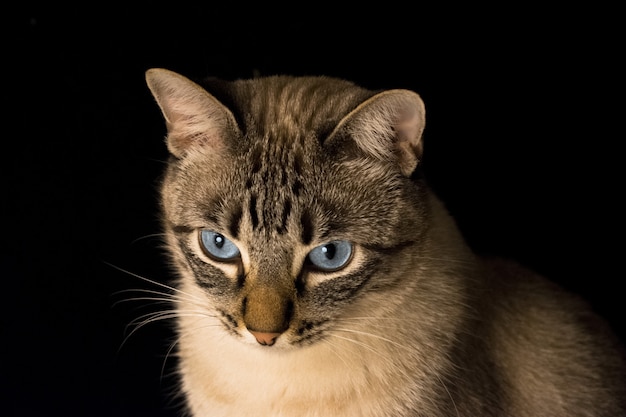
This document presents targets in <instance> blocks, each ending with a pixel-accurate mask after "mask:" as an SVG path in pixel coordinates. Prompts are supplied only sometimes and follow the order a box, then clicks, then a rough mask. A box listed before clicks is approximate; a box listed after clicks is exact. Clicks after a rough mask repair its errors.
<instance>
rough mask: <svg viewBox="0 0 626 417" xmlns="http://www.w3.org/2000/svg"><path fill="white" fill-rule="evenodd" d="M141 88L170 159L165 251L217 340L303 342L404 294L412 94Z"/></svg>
mask: <svg viewBox="0 0 626 417" xmlns="http://www.w3.org/2000/svg"><path fill="white" fill-rule="evenodd" d="M146 78H147V82H148V85H149V87H150V90H151V91H152V93H153V95H154V97H155V98H156V101H157V103H158V105H159V107H160V108H161V110H162V113H163V115H164V117H165V120H166V123H167V131H168V135H167V146H168V149H169V151H170V153H171V155H172V156H171V160H170V162H169V164H168V169H167V173H166V175H165V177H164V181H163V186H162V206H163V214H164V227H165V229H166V233H167V235H168V246H169V249H170V251H171V252H172V258H173V260H174V264H175V266H176V268H177V270H178V272H179V274H180V276H181V281H182V286H183V287H186V288H199V289H201V294H202V301H200V302H198V301H195V303H196V304H198V303H199V304H203V306H202V308H205V309H206V311H207V312H208V313H209V314H211V315H213V316H214V317H217V319H218V320H219V323H220V325H219V327H221V329H220V330H219V331H222V332H224V331H225V332H227V333H230V334H232V335H233V336H234V337H237V338H240V339H241V340H242V341H243V342H248V343H253V344H256V343H257V342H258V343H260V344H267V345H274V343H276V346H293V345H302V344H307V343H313V342H314V341H316V340H318V339H320V338H321V337H323V335H324V332H325V331H326V329H328V328H329V327H331V326H332V319H333V318H335V317H339V316H346V315H348V316H349V315H350V314H358V313H359V311H360V314H363V311H361V310H359V309H364V308H365V307H364V306H365V305H366V303H363V302H362V301H363V300H366V299H368V298H370V299H371V298H372V297H380V301H381V302H382V301H383V300H384V293H385V291H402V286H403V285H405V283H402V282H401V279H402V278H401V277H402V276H403V272H405V271H406V269H407V268H409V267H410V263H411V262H410V260H409V259H410V257H411V256H413V255H411V254H412V253H415V252H416V251H418V250H419V238H420V233H422V232H423V230H424V229H425V228H426V227H427V224H426V222H425V220H424V219H425V217H426V216H427V210H426V208H425V206H424V198H423V193H424V192H425V190H424V187H423V186H422V185H421V182H419V181H417V182H416V181H413V180H411V178H410V176H411V173H412V172H413V171H414V169H415V167H416V165H417V163H418V162H419V159H420V158H421V153H422V142H421V136H422V131H423V128H424V106H423V103H422V101H421V99H420V98H419V96H418V95H417V94H416V93H413V92H410V91H407V90H390V91H383V92H378V93H376V92H372V91H369V90H366V89H363V88H360V87H358V86H355V85H354V84H352V83H349V82H347V81H343V80H338V79H333V78H327V77H286V76H276V77H267V78H258V79H252V80H239V81H235V82H225V81H218V80H213V81H211V80H205V81H203V82H201V83H200V84H196V83H194V82H192V81H190V80H189V79H187V78H185V77H183V76H181V75H179V74H176V73H173V72H171V71H168V70H164V69H152V70H149V71H148V72H147V74H146ZM369 305H371V303H370V304H369ZM370 308H371V307H370ZM253 336H254V337H253ZM255 339H256V341H255Z"/></svg>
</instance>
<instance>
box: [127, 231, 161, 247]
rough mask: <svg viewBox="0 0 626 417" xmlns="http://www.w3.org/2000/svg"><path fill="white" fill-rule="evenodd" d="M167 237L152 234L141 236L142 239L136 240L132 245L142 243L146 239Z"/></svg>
mask: <svg viewBox="0 0 626 417" xmlns="http://www.w3.org/2000/svg"><path fill="white" fill-rule="evenodd" d="M165 236H166V234H165V233H151V234H149V235H144V236H140V237H138V238H136V239H135V240H133V241H132V242H130V243H131V245H134V244H135V243H137V242H140V241H142V240H145V239H151V238H154V237H160V238H164V237H165Z"/></svg>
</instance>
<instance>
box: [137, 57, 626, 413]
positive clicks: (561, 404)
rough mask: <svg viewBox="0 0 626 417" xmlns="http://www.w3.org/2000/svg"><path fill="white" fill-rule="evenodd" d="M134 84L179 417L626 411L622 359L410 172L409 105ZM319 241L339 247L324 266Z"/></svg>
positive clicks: (415, 137) (413, 132)
mask: <svg viewBox="0 0 626 417" xmlns="http://www.w3.org/2000/svg"><path fill="white" fill-rule="evenodd" d="M147 82H148V85H149V87H150V89H151V91H152V93H153V94H154V97H155V98H156V101H157V103H158V104H159V106H160V108H161V110H162V111H163V115H164V117H165V119H166V122H167V127H168V138H167V144H168V149H169V150H170V152H171V154H172V157H171V161H170V163H169V164H168V169H167V172H166V174H165V177H164V181H163V186H162V207H163V226H164V229H165V232H166V234H167V243H168V248H169V250H170V253H171V257H172V261H173V265H174V269H175V270H176V272H177V274H178V277H179V281H178V292H177V293H176V294H175V295H174V301H175V303H176V309H177V322H178V330H179V336H180V340H179V343H178V348H179V349H178V354H179V357H180V378H181V390H182V392H183V394H184V396H185V398H186V404H187V408H188V411H189V413H190V414H191V415H193V416H202V417H204V416H229V417H234V416H251V415H259V416H324V417H327V416H372V417H373V416H377V417H380V416H430V417H437V416H517V417H525V416H529V417H530V416H533V417H535V416H568V417H569V416H620V415H626V388H625V378H624V377H625V376H626V372H625V369H626V365H625V361H624V356H623V354H622V351H621V350H620V349H621V348H620V347H619V346H618V344H617V343H616V342H615V341H614V338H613V336H612V335H611V333H610V331H609V329H608V328H607V327H606V325H605V324H604V323H603V322H602V321H601V320H600V318H599V317H597V316H596V315H594V313H593V312H592V311H591V310H590V309H589V307H588V306H587V305H586V304H585V302H584V301H582V300H580V299H579V298H577V297H575V296H573V295H571V294H568V293H566V292H564V291H562V290H561V289H560V288H558V287H557V286H556V285H554V284H552V283H550V282H549V281H547V280H546V279H544V278H542V277H539V276H537V275H536V274H533V273H532V272H530V271H527V270H525V269H523V268H522V267H520V266H517V265H515V264H514V263H512V262H505V261H503V260H496V259H480V258H478V257H476V256H475V255H474V254H473V253H472V251H471V250H470V249H469V248H468V247H467V245H466V244H465V242H464V241H463V239H462V238H461V236H460V234H459V232H458V230H457V227H456V225H455V223H454V221H453V220H452V219H451V218H450V217H449V215H448V214H447V213H446V210H445V208H444V206H443V204H442V203H441V202H440V201H439V200H438V199H437V198H436V197H435V195H434V194H433V193H432V192H431V191H430V189H429V188H428V186H427V184H426V183H425V181H424V180H423V179H422V178H421V177H420V176H419V175H417V176H412V173H413V172H414V170H415V169H416V166H417V165H418V163H419V161H420V159H421V157H422V155H421V153H422V141H421V137H422V131H423V129H424V114H425V113H424V106H423V103H422V101H421V99H420V98H419V96H418V95H417V94H415V93H413V92H410V91H406V90H391V91H384V92H378V93H377V92H373V91H368V90H365V89H363V88H360V87H358V86H355V85H354V84H352V83H349V82H347V81H343V80H337V79H333V78H326V77H268V78H260V79H255V80H241V81H236V82H223V81H219V80H205V81H203V82H201V83H200V84H196V83H194V82H192V81H190V80H188V79H186V78H185V77H183V76H181V75H178V74H176V73H173V72H170V71H167V70H163V69H153V70H149V71H148V72H147ZM207 232H208V233H209V234H208V235H207V234H203V233H207ZM213 232H215V233H218V234H219V238H218V240H215V238H214V237H212V236H215V235H214V234H210V233H213ZM203 236H204V237H203ZM206 236H210V237H209V238H207V237H206ZM222 238H224V239H226V242H227V243H226V245H227V246H225V247H226V248H236V249H235V251H234V252H232V253H234V255H232V253H231V252H229V251H223V252H222V247H221V245H222V240H221V239H222ZM203 239H204V240H203ZM212 239H213V240H212ZM229 244H232V245H233V246H228V245H229ZM322 248H325V249H328V250H337V251H341V250H344V249H345V250H347V252H346V253H348V254H349V256H346V258H345V259H343V258H337V259H339V260H341V262H339V263H338V264H332V265H331V264H329V265H330V266H328V267H327V264H325V263H322V266H321V267H320V265H319V264H316V263H315V262H316V261H315V259H316V258H314V257H313V258H312V255H309V254H312V253H322V252H319V251H320V250H321V249H322ZM346 248H348V249H346ZM349 248H351V249H352V252H351V253H350V252H349V250H350V249H349ZM331 253H332V252H331ZM224 254H227V255H228V256H227V257H226V256H223V255H224ZM231 255H232V256H231ZM324 256H326V255H324ZM324 256H322V258H321V259H322V261H323V262H325V260H326V259H331V260H333V261H335V260H336V259H335V258H333V257H332V256H328V257H327V258H324ZM344 261H345V262H344ZM316 265H317V266H316ZM320 268H322V269H320ZM323 268H326V269H323Z"/></svg>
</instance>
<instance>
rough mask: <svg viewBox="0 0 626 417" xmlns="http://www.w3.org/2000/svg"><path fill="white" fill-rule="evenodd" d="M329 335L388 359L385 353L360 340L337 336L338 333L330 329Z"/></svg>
mask: <svg viewBox="0 0 626 417" xmlns="http://www.w3.org/2000/svg"><path fill="white" fill-rule="evenodd" d="M329 335H330V336H332V337H334V338H337V339H341V340H345V341H347V342H350V343H354V344H355V345H358V346H360V347H362V348H364V349H367V350H368V351H370V352H372V353H374V354H376V355H378V356H380V357H382V358H383V359H385V360H387V361H388V360H390V359H389V357H388V356H387V355H385V354H384V353H382V352H379V351H378V350H376V349H374V348H373V347H372V346H370V345H368V344H367V343H364V342H361V341H359V340H355V339H351V338H349V337H344V336H339V335H338V334H335V333H334V331H330V332H329Z"/></svg>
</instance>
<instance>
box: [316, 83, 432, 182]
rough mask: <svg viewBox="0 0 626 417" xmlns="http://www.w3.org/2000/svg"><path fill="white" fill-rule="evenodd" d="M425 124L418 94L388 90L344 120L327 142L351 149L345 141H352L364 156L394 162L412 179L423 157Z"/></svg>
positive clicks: (422, 105) (422, 106)
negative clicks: (411, 176) (412, 174)
mask: <svg viewBox="0 0 626 417" xmlns="http://www.w3.org/2000/svg"><path fill="white" fill-rule="evenodd" d="M424 125H425V109H424V103H423V102H422V99H421V98H420V96H419V95H418V94H417V93H414V92H412V91H409V90H388V91H384V92H381V93H379V94H376V95H375V96H373V97H371V98H369V99H367V100H366V101H364V102H363V103H361V104H360V105H359V106H358V107H357V108H356V109H354V110H353V111H352V112H350V113H349V114H348V115H347V116H346V117H344V118H343V119H342V120H341V122H339V124H338V126H337V128H336V129H335V131H334V132H333V133H332V134H331V137H330V138H329V139H328V140H327V142H326V143H327V144H331V145H330V146H333V147H335V148H337V147H341V146H350V145H348V144H347V143H346V142H345V141H346V140H351V141H353V142H354V143H355V144H356V147H357V149H358V150H360V153H361V154H365V155H366V157H373V158H375V159H378V160H381V161H388V162H393V163H395V164H397V166H398V168H399V169H400V172H402V174H403V175H405V176H410V175H411V173H412V172H413V171H414V170H415V167H416V166H417V164H418V163H419V161H420V159H421V157H422V150H423V145H422V132H423V131H424ZM338 141H339V142H342V143H341V144H338V143H337V142H338ZM352 147H353V146H352ZM353 148H354V147H353Z"/></svg>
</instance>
